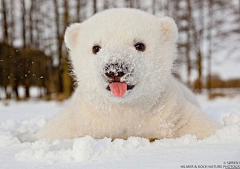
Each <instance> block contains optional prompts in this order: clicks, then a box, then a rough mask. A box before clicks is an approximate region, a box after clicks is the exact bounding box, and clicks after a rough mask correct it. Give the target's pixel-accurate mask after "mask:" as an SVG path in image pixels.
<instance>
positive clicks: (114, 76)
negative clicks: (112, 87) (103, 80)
mask: <svg viewBox="0 0 240 169" xmlns="http://www.w3.org/2000/svg"><path fill="white" fill-rule="evenodd" d="M105 75H106V76H107V77H109V78H110V79H112V80H113V81H120V78H121V77H123V76H124V75H125V73H123V72H107V73H105Z"/></svg>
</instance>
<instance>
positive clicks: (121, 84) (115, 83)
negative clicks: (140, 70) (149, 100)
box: [104, 62, 134, 97]
mask: <svg viewBox="0 0 240 169" xmlns="http://www.w3.org/2000/svg"><path fill="white" fill-rule="evenodd" d="M104 72H105V76H106V77H107V80H108V83H109V85H108V86H107V90H109V91H111V92H112V93H113V94H114V95H115V96H116V97H122V96H123V95H124V94H125V93H126V91H127V90H132V89H133V88H134V85H131V82H130V79H131V78H130V77H131V76H132V74H133V68H132V66H131V65H129V64H125V63H122V62H119V63H111V64H106V66H105V68H104Z"/></svg>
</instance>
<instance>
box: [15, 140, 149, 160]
mask: <svg viewBox="0 0 240 169" xmlns="http://www.w3.org/2000/svg"><path fill="white" fill-rule="evenodd" d="M149 145H150V142H149V140H147V139H143V138H138V137H130V138H128V140H122V139H116V140H114V141H112V139H110V138H104V139H99V140H95V139H93V138H92V137H91V136H85V137H82V138H77V139H74V140H62V141H60V140H54V141H50V140H38V141H35V142H33V143H31V145H30V148H29V149H26V150H23V151H21V152H19V153H16V154H15V157H16V159H17V160H20V161H40V162H47V163H53V162H55V161H101V160H106V159H111V158H112V159H115V160H119V159H121V158H122V157H123V156H124V154H129V153H131V152H136V151H140V150H141V149H142V148H144V147H146V146H149Z"/></svg>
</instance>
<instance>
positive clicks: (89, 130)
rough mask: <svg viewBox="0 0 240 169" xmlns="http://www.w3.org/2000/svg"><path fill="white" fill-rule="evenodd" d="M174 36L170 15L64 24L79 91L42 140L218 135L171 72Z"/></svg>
mask: <svg viewBox="0 0 240 169" xmlns="http://www.w3.org/2000/svg"><path fill="white" fill-rule="evenodd" d="M177 35H178V32H177V26H176V24H175V22H174V21H173V20H172V19H171V18H169V17H161V18H157V17H155V16H152V15H150V14H147V13H145V12H142V11H139V10H136V9H126V8H123V9H110V10H106V11H104V12H101V13H98V14H96V15H94V16H93V17H91V18H90V19H88V20H86V21H84V22H83V23H75V24H72V25H71V26H69V27H68V28H67V30H66V33H65V43H66V46H67V48H68V49H69V53H70V58H71V61H72V64H73V68H74V72H75V74H76V77H77V80H78V87H77V89H76V91H75V93H74V94H73V96H72V98H71V100H70V103H69V105H68V106H67V107H66V108H65V109H64V110H63V111H62V112H60V113H59V114H57V115H56V116H55V117H54V118H53V119H52V120H50V121H49V122H48V124H47V125H46V126H44V128H43V129H42V130H41V131H40V133H38V136H39V138H49V139H70V138H74V137H82V136H85V135H91V136H92V137H94V138H103V137H110V138H113V139H114V138H122V139H127V138H128V137H130V136H138V137H144V138H148V139H162V138H176V137H181V136H183V135H185V134H193V135H196V136H197V137H198V138H205V137H207V136H210V135H212V134H213V133H215V131H216V130H217V129H218V127H219V126H218V124H217V123H215V122H214V121H213V120H212V119H210V118H209V117H208V116H207V115H206V114H204V113H203V112H202V111H201V109H200V107H199V104H198V102H197V101H196V99H195V97H194V95H193V93H192V92H191V91H190V90H189V89H187V88H186V87H185V86H183V85H182V84H181V83H180V82H178V81H177V80H176V79H175V78H174V77H173V76H172V74H171V69H172V67H173V61H174V59H175V57H176V53H177V50H176V45H175V42H176V40H177Z"/></svg>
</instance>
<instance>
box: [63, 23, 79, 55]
mask: <svg viewBox="0 0 240 169" xmlns="http://www.w3.org/2000/svg"><path fill="white" fill-rule="evenodd" d="M80 26H81V24H80V23H74V24H71V25H70V26H68V27H67V29H66V31H65V35H64V41H65V44H66V46H67V48H68V49H69V50H71V49H73V48H74V47H75V46H76V44H77V42H78V37H79V34H80Z"/></svg>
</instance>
